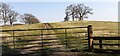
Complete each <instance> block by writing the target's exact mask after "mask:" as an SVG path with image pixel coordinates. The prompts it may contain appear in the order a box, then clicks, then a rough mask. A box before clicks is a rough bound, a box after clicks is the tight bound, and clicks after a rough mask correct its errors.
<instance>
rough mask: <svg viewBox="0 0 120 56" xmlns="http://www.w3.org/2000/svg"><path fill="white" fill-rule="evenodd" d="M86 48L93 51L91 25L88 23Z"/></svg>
mask: <svg viewBox="0 0 120 56" xmlns="http://www.w3.org/2000/svg"><path fill="white" fill-rule="evenodd" d="M87 28H88V29H87V30H88V49H89V51H93V38H92V34H93V31H92V25H88V27H87Z"/></svg>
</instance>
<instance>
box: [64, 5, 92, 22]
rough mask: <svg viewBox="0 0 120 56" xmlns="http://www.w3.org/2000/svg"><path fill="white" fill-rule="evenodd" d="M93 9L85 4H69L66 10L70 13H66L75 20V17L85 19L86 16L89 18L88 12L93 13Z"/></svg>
mask: <svg viewBox="0 0 120 56" xmlns="http://www.w3.org/2000/svg"><path fill="white" fill-rule="evenodd" d="M92 10H93V9H91V8H89V7H87V6H85V5H84V4H77V5H75V4H71V5H69V6H67V9H66V10H65V11H66V12H67V13H68V15H67V14H66V12H65V14H66V16H69V17H70V16H71V17H72V20H73V21H74V20H75V18H76V19H78V20H83V19H84V18H88V14H93V13H92V12H91V11H92Z"/></svg>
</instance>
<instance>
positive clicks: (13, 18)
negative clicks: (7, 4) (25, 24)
mask: <svg viewBox="0 0 120 56" xmlns="http://www.w3.org/2000/svg"><path fill="white" fill-rule="evenodd" d="M18 15H19V14H18V13H17V12H15V11H13V10H11V11H10V12H9V14H8V20H9V22H10V25H12V24H13V22H16V21H17V18H16V17H17V16H18Z"/></svg>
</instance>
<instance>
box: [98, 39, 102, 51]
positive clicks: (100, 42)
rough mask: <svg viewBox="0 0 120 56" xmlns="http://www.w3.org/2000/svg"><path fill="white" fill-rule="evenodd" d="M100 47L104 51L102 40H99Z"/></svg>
mask: <svg viewBox="0 0 120 56" xmlns="http://www.w3.org/2000/svg"><path fill="white" fill-rule="evenodd" d="M99 47H100V49H102V39H100V40H99Z"/></svg>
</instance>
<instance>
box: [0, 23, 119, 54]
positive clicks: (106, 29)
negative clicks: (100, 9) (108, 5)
mask: <svg viewBox="0 0 120 56" xmlns="http://www.w3.org/2000/svg"><path fill="white" fill-rule="evenodd" d="M48 24H49V26H50V27H51V28H67V27H81V26H84V27H87V26H88V25H92V27H93V36H120V34H118V32H119V28H118V22H107V21H106V22H105V21H70V22H57V23H48ZM44 28H45V27H44V23H37V24H30V25H15V26H3V27H0V29H1V30H19V29H44ZM48 28H49V27H48ZM86 30H87V29H69V30H67V32H68V33H71V34H67V37H68V38H67V42H68V43H67V44H68V47H67V48H69V49H70V48H72V47H75V46H77V47H76V49H82V48H83V45H84V44H82V45H79V44H81V42H86V41H85V40H83V41H81V40H82V39H86V38H84V37H85V34H72V33H73V32H87V31H86ZM64 32H65V31H64V29H63V30H62V29H61V30H54V29H53V30H44V31H43V33H44V34H54V33H64ZM2 34H5V35H11V36H12V35H13V32H3V33H2ZM36 34H41V31H40V30H35V31H15V34H14V35H15V36H22V35H36ZM56 36H57V37H58V38H59V39H60V41H61V42H60V43H62V44H63V45H65V44H66V43H65V41H66V40H65V39H66V38H64V37H65V36H66V35H65V34H58V35H56ZM54 37H55V36H54ZM75 37H81V38H80V39H79V38H75ZM10 40H12V38H9V39H6V40H4V41H10ZM16 40H17V39H16ZM18 40H37V39H36V38H33V37H22V38H21V37H20V38H18ZM48 41H49V40H45V42H48ZM80 41H81V42H80ZM95 42H96V43H97V42H98V41H95ZM103 42H104V43H118V41H112V42H111V41H103ZM71 43H72V44H74V45H72V44H71ZM16 44H18V45H19V44H28V43H26V42H24V43H23V42H18V43H16ZM81 46H82V47H81ZM18 47H20V46H18ZM95 47H96V48H98V46H95ZM45 48H48V47H45ZM104 48H105V49H106V48H114V47H113V46H110V47H109V46H108V47H104ZM96 55H97V54H96Z"/></svg>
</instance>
